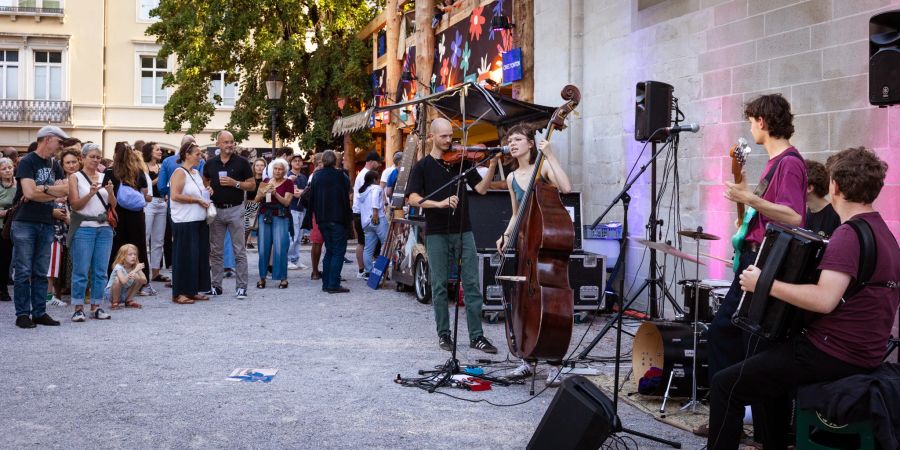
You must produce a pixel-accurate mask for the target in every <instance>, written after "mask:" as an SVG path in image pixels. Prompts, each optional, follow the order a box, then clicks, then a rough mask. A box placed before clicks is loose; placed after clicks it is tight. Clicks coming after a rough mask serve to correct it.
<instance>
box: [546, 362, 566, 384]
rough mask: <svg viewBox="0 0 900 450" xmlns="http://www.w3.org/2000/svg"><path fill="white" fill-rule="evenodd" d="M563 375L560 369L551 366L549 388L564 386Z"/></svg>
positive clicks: (548, 376) (548, 372) (548, 380)
mask: <svg viewBox="0 0 900 450" xmlns="http://www.w3.org/2000/svg"><path fill="white" fill-rule="evenodd" d="M562 380H563V377H562V374H560V373H559V367H556V366H551V367H550V370H549V371H547V386H559V385H560V384H562Z"/></svg>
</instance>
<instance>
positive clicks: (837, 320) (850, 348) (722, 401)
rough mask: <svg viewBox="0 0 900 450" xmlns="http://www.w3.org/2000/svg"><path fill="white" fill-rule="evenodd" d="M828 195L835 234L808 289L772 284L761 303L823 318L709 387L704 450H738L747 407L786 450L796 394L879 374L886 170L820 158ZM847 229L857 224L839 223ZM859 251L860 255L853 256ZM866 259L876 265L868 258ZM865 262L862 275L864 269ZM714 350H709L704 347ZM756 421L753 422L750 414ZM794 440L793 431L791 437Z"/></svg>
mask: <svg viewBox="0 0 900 450" xmlns="http://www.w3.org/2000/svg"><path fill="white" fill-rule="evenodd" d="M827 167H828V172H829V175H830V177H831V181H830V183H829V191H830V193H831V203H832V205H834V209H835V211H837V213H838V215H839V216H840V218H841V220H842V221H843V222H844V224H843V225H841V226H840V227H838V228H837V229H836V230H835V232H834V235H833V236H832V237H831V239H830V240H829V242H828V247H827V248H826V249H825V253H824V255H823V256H822V260H821V262H820V263H819V266H818V268H819V269H821V271H822V272H821V274H820V275H819V280H818V282H817V283H816V284H804V285H798V284H790V283H785V282H781V281H777V280H776V281H775V282H774V283H773V284H772V288H771V291H769V295H770V296H771V297H775V298H778V299H780V300H783V301H785V302H787V303H790V304H792V305H794V306H797V307H799V308H802V309H804V310H807V311H812V312H814V313H818V314H822V315H821V316H819V317H818V318H817V319H815V320H814V321H812V322H810V323H809V324H808V325H807V326H806V328H805V329H804V332H803V333H802V334H798V335H796V336H794V337H793V338H792V339H791V340H789V341H788V342H785V343H783V344H780V345H778V346H775V347H773V348H772V349H770V350H768V351H766V352H764V353H760V354H758V355H756V356H753V357H750V358H749V359H747V360H746V361H744V362H742V363H740V364H736V365H733V366H731V367H728V368H726V369H724V370H722V371H720V372H719V373H718V375H716V377H715V378H713V379H712V390H711V399H710V426H709V431H710V434H709V441H708V447H707V448H709V449H711V450H712V449H734V448H737V446H738V442H739V440H740V436H741V430H742V428H743V427H742V425H741V418H742V417H743V415H744V406H743V405H745V404H747V403H748V402H754V403H760V404H762V405H763V406H764V408H765V413H764V414H760V415H759V418H761V419H765V421H766V427H765V428H766V431H767V433H766V435H765V436H763V441H762V442H763V444H764V446H765V448H786V447H787V444H788V442H786V438H787V435H788V432H787V431H788V429H787V426H788V422H789V419H790V413H791V410H790V403H789V399H788V398H787V396H788V395H790V392H791V391H792V390H794V389H796V388H797V387H798V386H801V385H804V384H811V383H815V382H822V381H832V380H837V379H840V378H844V377H847V376H850V375H854V374H858V373H868V372H870V371H872V370H873V369H874V368H877V367H878V366H879V365H880V364H881V360H882V359H883V358H884V353H885V344H886V343H887V341H888V337H889V335H890V333H891V326H892V325H893V323H894V317H896V314H897V307H898V305H900V295H898V287H900V252H898V248H897V240H896V239H895V238H894V236H893V235H892V234H891V231H890V230H889V229H888V227H887V225H886V224H885V222H884V219H883V218H882V217H881V215H880V214H879V213H878V212H877V211H875V210H874V209H873V208H872V203H873V202H874V201H875V198H876V197H878V194H879V192H880V191H881V188H882V187H883V186H884V179H885V174H886V173H887V169H888V167H887V164H885V163H884V162H883V161H881V160H880V159H879V158H878V156H876V155H875V153H873V152H871V151H869V150H866V149H864V148H861V147H860V148H851V149H847V150H844V151H842V152H839V153H837V154H835V155H832V156H831V157H830V158H828V163H827ZM850 219H853V222H857V223H847V222H848V221H849V220H850ZM859 221H862V222H864V223H865V226H866V227H868V228H869V230H870V232H871V237H872V241H874V242H873V243H872V244H871V247H866V246H862V245H860V240H862V241H863V242H865V241H866V239H865V238H863V237H862V234H858V232H857V231H855V229H854V226H857V225H858V222H859ZM862 248H866V250H865V252H866V254H861V253H862V251H861V249H862ZM873 250H874V253H875V254H874V255H873V254H870V253H869V252H872V251H873ZM867 260H869V261H872V262H873V263H874V264H873V265H874V269H873V270H872V271H871V274H869V275H868V277H867V274H864V273H863V272H865V271H864V270H861V266H864V265H865V264H864V261H867ZM759 275H760V269H759V268H757V267H755V266H750V267H748V268H747V269H746V270H743V271H742V273H741V275H740V284H741V287H742V288H743V289H744V290H745V291H747V292H753V291H754V290H755V289H756V288H757V280H758V279H759ZM710 342H712V340H710ZM754 416H756V415H755V414H754ZM798 433H799V430H798Z"/></svg>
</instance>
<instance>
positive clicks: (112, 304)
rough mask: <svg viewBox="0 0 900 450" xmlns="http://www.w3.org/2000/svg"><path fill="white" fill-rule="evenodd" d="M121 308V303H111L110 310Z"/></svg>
mask: <svg viewBox="0 0 900 450" xmlns="http://www.w3.org/2000/svg"><path fill="white" fill-rule="evenodd" d="M119 308H121V307H120V306H119V302H112V303H110V305H109V309H119Z"/></svg>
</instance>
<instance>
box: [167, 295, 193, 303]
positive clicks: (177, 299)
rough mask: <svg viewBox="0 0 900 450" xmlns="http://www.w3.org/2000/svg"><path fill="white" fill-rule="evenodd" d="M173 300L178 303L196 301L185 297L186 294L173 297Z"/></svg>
mask: <svg viewBox="0 0 900 450" xmlns="http://www.w3.org/2000/svg"><path fill="white" fill-rule="evenodd" d="M172 301H173V302H175V303H178V304H179V305H190V304H191V303H194V301H193V300H191V299H189V298H187V297H185V296H184V295H179V296H178V297H172Z"/></svg>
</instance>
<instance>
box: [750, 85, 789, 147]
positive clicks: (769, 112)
mask: <svg viewBox="0 0 900 450" xmlns="http://www.w3.org/2000/svg"><path fill="white" fill-rule="evenodd" d="M751 117H753V118H756V119H760V118H762V119H763V120H764V121H765V122H766V127H767V130H766V131H768V132H769V136H772V137H774V138H782V139H790V138H791V136H793V135H794V115H793V114H791V104H790V103H788V101H787V100H786V99H785V98H784V97H783V96H782V95H781V94H769V95H762V96H759V97H757V98H756V99H754V100H752V101H750V102H749V103H747V104H746V105H745V106H744V118H745V119H749V118H751Z"/></svg>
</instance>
